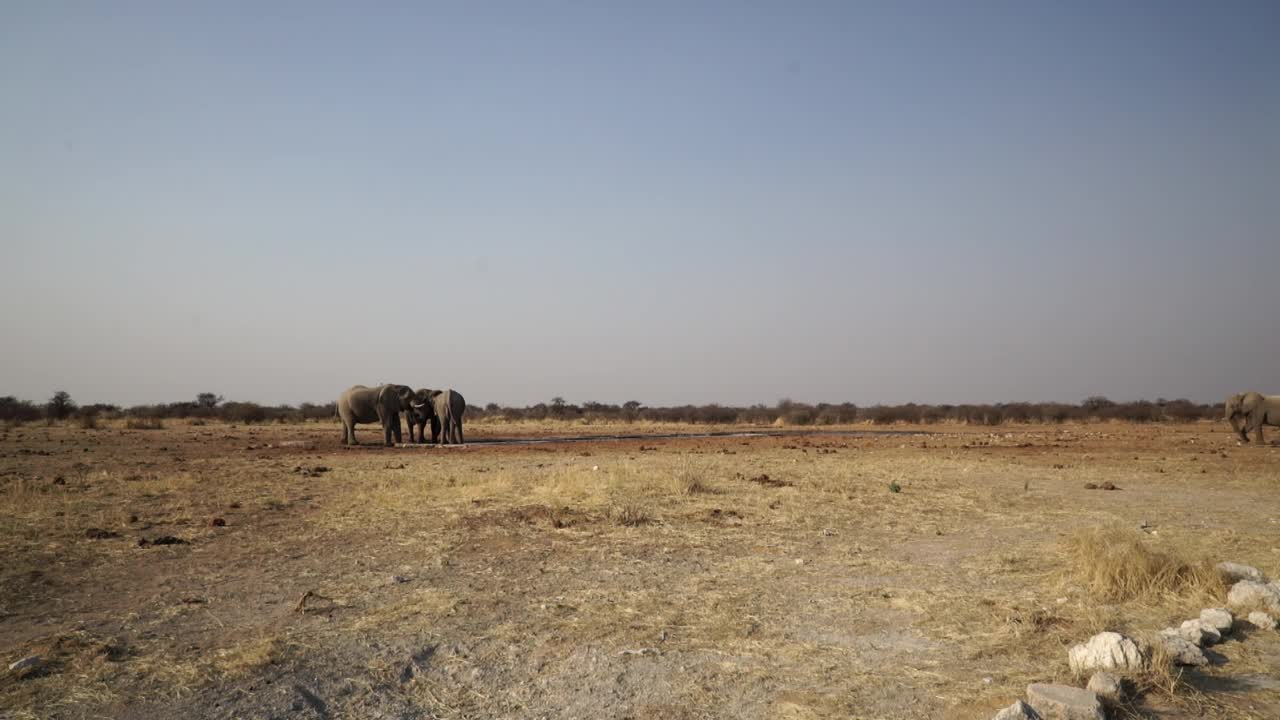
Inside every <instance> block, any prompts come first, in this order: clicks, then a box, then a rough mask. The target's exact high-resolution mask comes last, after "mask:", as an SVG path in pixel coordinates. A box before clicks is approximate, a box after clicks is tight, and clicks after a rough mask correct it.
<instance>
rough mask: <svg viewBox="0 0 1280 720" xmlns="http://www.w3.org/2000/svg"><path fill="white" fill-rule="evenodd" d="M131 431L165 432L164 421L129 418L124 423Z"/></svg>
mask: <svg viewBox="0 0 1280 720" xmlns="http://www.w3.org/2000/svg"><path fill="white" fill-rule="evenodd" d="M124 426H125V427H126V428H128V429H129V430H163V429H164V421H163V420H161V419H160V418H146V417H143V418H129V419H128V420H125V421H124Z"/></svg>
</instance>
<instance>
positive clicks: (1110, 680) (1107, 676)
mask: <svg viewBox="0 0 1280 720" xmlns="http://www.w3.org/2000/svg"><path fill="white" fill-rule="evenodd" d="M1085 689H1086V690H1088V691H1090V692H1093V693H1097V694H1098V697H1103V698H1107V699H1108V700H1119V699H1120V698H1121V696H1123V695H1124V685H1123V684H1122V683H1121V680H1120V678H1119V677H1118V676H1116V675H1112V674H1111V673H1109V672H1096V673H1094V674H1093V677H1091V678H1089V684H1088V685H1086V686H1085Z"/></svg>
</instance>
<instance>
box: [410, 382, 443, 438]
mask: <svg viewBox="0 0 1280 720" xmlns="http://www.w3.org/2000/svg"><path fill="white" fill-rule="evenodd" d="M439 392H440V391H439V390H428V389H427V388H418V389H417V390H414V391H413V399H412V400H411V401H410V403H409V407H408V408H406V409H405V411H404V415H405V419H406V420H407V421H408V423H409V442H411V443H412V442H417V443H425V442H426V441H427V424H428V423H430V424H431V435H432V437H433V438H434V437H435V436H437V435H439V434H440V425H439V421H438V420H437V419H436V409H435V402H433V400H432V395H434V394H438V393H439ZM414 428H417V434H416V435H415V434H414Z"/></svg>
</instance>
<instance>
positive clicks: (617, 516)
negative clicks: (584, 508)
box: [609, 505, 653, 527]
mask: <svg viewBox="0 0 1280 720" xmlns="http://www.w3.org/2000/svg"><path fill="white" fill-rule="evenodd" d="M609 516H610V517H611V518H613V521H614V522H616V523H618V524H619V525H625V526H627V527H638V526H640V525H647V524H649V523H651V522H653V518H651V517H649V511H648V510H646V509H645V508H643V507H641V506H639V505H620V506H617V507H614V508H612V509H611V510H610V511H609Z"/></svg>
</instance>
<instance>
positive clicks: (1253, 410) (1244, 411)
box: [1226, 392, 1280, 445]
mask: <svg viewBox="0 0 1280 720" xmlns="http://www.w3.org/2000/svg"><path fill="white" fill-rule="evenodd" d="M1226 415H1227V417H1226V420H1227V422H1228V423H1230V424H1231V430H1232V431H1233V432H1235V433H1236V434H1238V435H1239V436H1240V440H1241V442H1246V443H1247V442H1249V433H1250V432H1252V433H1254V440H1256V441H1257V442H1258V444H1259V445H1261V444H1262V426H1263V425H1271V426H1272V427H1280V395H1263V394H1262V393H1256V392H1246V393H1239V394H1236V395H1232V396H1231V397H1229V398H1227V402H1226Z"/></svg>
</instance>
